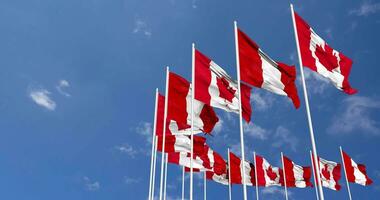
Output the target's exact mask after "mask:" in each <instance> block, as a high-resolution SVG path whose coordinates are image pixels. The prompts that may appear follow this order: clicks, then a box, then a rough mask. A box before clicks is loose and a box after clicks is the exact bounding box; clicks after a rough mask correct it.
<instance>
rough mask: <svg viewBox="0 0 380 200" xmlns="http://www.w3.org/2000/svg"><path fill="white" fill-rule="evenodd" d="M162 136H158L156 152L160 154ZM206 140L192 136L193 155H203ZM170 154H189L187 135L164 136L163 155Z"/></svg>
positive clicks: (189, 140)
mask: <svg viewBox="0 0 380 200" xmlns="http://www.w3.org/2000/svg"><path fill="white" fill-rule="evenodd" d="M162 143H163V136H158V143H157V144H158V145H157V150H158V151H161V152H162ZM205 143H206V138H204V137H201V136H196V135H194V141H193V151H194V154H197V155H202V154H204V153H205V145H206V144H205ZM171 152H186V153H190V152H191V139H190V136H187V135H166V136H165V153H171Z"/></svg>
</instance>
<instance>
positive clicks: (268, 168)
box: [256, 155, 284, 187]
mask: <svg viewBox="0 0 380 200" xmlns="http://www.w3.org/2000/svg"><path fill="white" fill-rule="evenodd" d="M256 170H257V182H258V185H259V186H264V187H268V186H275V185H276V186H282V185H283V184H284V177H283V172H282V169H280V168H278V167H273V166H272V165H271V164H269V162H268V161H267V160H265V158H263V157H261V156H259V155H256Z"/></svg>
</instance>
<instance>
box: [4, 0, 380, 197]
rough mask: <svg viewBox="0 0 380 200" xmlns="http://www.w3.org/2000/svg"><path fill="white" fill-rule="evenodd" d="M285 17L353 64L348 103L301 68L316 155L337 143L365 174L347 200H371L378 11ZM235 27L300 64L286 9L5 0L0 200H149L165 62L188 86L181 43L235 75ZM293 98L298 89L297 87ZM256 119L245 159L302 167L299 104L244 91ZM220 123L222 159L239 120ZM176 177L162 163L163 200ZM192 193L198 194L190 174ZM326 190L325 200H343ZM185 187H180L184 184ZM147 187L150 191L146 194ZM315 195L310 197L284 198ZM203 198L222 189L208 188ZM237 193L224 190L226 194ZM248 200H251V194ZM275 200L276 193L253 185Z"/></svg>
mask: <svg viewBox="0 0 380 200" xmlns="http://www.w3.org/2000/svg"><path fill="white" fill-rule="evenodd" d="M293 3H294V4H295V9H296V11H298V12H299V14H300V15H301V16H302V17H303V18H305V19H306V20H307V21H308V22H309V23H310V25H311V26H313V28H314V30H315V31H316V32H317V33H319V35H321V36H322V37H323V38H324V39H325V40H326V41H327V42H328V43H329V44H330V45H331V46H332V47H334V48H336V49H338V50H340V51H342V52H343V53H344V54H346V55H347V56H348V57H351V58H352V59H353V60H354V65H353V69H352V73H351V77H350V80H351V84H352V86H353V87H355V88H357V89H358V90H359V93H358V94H357V95H355V96H347V95H345V94H343V93H341V92H339V91H338V90H336V89H335V88H334V87H333V86H332V85H331V84H329V83H327V82H326V81H325V80H323V79H321V78H319V77H318V76H314V75H313V74H312V73H310V71H308V70H306V71H307V72H306V75H307V77H308V78H307V86H308V88H309V91H310V104H311V110H312V115H313V120H314V121H313V122H314V126H315V134H316V141H317V148H318V151H319V153H320V155H321V156H322V157H323V158H325V159H328V160H333V161H339V162H340V155H339V151H338V147H339V145H342V146H343V148H344V150H346V152H347V153H349V154H350V155H351V156H352V157H353V158H354V159H355V160H356V161H357V162H362V163H365V164H366V165H367V168H368V173H369V176H370V177H371V178H373V180H374V182H375V183H374V184H373V185H372V186H370V187H362V186H359V185H353V184H351V190H352V195H353V198H355V199H376V197H378V196H380V181H379V179H380V167H379V165H380V160H379V156H378V153H377V152H376V151H378V150H379V142H380V115H379V110H380V91H379V89H378V86H379V85H380V79H379V78H378V76H377V75H376V74H379V73H380V70H379V68H378V63H379V57H378V47H379V45H380V41H379V39H378V35H380V28H379V25H380V2H379V1H373V0H372V1H370V0H368V1H367V0H364V1H361V0H358V1H325V0H323V1H316V0H306V1H294V2H293ZM233 20H237V21H238V24H239V27H240V28H242V29H243V30H244V31H245V32H246V33H247V34H249V35H250V36H251V38H252V39H253V40H255V41H256V42H257V43H258V44H259V45H260V46H261V47H262V49H263V50H264V51H265V52H266V53H267V54H268V55H270V56H271V57H272V58H274V59H275V60H279V61H283V62H285V63H288V64H298V63H297V62H296V46H295V42H294V35H293V34H294V33H293V29H292V24H291V17H290V11H289V2H288V1H281V2H280V1H274V0H269V1H248V0H247V1H245V0H244V1H217V0H186V1H183V0H182V1H181V0H161V1H154V0H134V1H130V0H114V1H109V0H65V1H57V0H56V1H47V0H45V1H44V0H1V1H0V29H1V31H0V44H1V45H0V55H1V56H0V66H1V73H0V136H1V139H0V177H1V178H0V198H1V199H17V200H30V199H35V200H40V199H41V200H44V199H56V200H61V199H65V200H66V199H72V200H82V199H83V200H85V199H91V200H98V199H107V200H108V199H115V200H117V199H145V198H146V196H147V193H148V181H149V161H150V157H149V152H150V148H151V147H150V144H149V143H148V141H149V135H150V134H151V124H152V121H153V111H154V91H155V88H156V87H158V88H159V89H160V91H163V90H164V84H165V83H164V80H165V77H164V72H165V68H164V67H165V66H166V65H169V66H172V67H171V69H172V70H173V71H174V72H176V73H178V74H180V75H182V76H184V77H186V78H188V79H189V78H190V71H191V69H190V66H191V43H192V42H196V45H197V48H199V49H200V50H201V51H202V52H203V53H205V54H206V55H208V56H210V57H211V58H213V60H214V61H215V62H216V63H218V64H219V65H220V66H223V67H224V69H225V70H226V71H227V72H229V73H230V74H231V75H232V76H236V70H235V52H234V38H233V37H234V35H233ZM298 89H299V95H300V97H302V95H303V93H302V90H301V87H300V84H299V82H298ZM252 96H253V102H252V106H253V110H254V112H253V122H254V123H253V124H250V125H246V126H245V140H246V154H247V155H246V156H247V158H249V159H250V160H252V157H253V156H252V152H253V151H254V150H255V151H256V152H257V153H258V154H260V155H263V156H264V157H265V158H267V160H268V161H269V162H271V163H272V164H273V165H279V164H280V152H281V151H283V152H284V153H285V155H287V156H289V157H290V158H292V159H293V160H294V161H295V162H296V163H298V164H301V165H309V164H310V160H309V154H308V152H309V149H310V140H309V134H308V127H307V121H306V118H305V117H306V114H305V107H304V102H303V98H301V99H302V102H301V103H302V104H301V108H300V109H299V110H295V109H294V108H293V106H292V104H291V103H290V101H289V100H288V99H287V98H285V97H280V96H276V95H274V94H271V93H269V92H266V91H262V90H258V89H254V90H253V94H252ZM217 112H218V114H219V117H220V119H221V123H220V124H219V125H218V128H217V129H216V130H215V133H214V137H209V138H208V143H209V144H210V146H212V147H213V148H214V149H215V150H217V151H218V152H219V153H220V154H221V155H223V156H224V157H226V155H227V147H230V148H232V149H233V150H234V151H235V152H236V153H239V152H237V151H238V145H239V137H238V136H239V129H238V117H237V115H234V114H229V113H225V112H222V111H220V110H218V111H217ZM180 173H181V171H180V169H179V168H178V167H177V166H173V165H170V166H169V178H168V184H169V187H168V196H170V198H169V199H177V198H178V197H179V196H180ZM196 177H197V178H196V182H195V184H196V188H195V196H196V198H197V199H200V198H201V197H202V195H203V194H202V182H201V180H200V179H199V178H200V176H196ZM341 184H342V186H343V188H342V190H341V191H340V192H334V191H330V190H328V189H325V190H324V191H325V196H326V198H328V199H347V198H348V197H347V191H346V187H345V182H344V179H342V180H341ZM187 186H188V185H187ZM156 191H157V190H156ZM290 193H291V195H290V196H291V199H312V198H313V197H314V190H313V189H290ZM208 195H209V197H210V198H211V197H212V199H216V198H220V199H227V188H226V187H224V186H221V185H219V184H216V183H213V182H208ZM241 195H242V188H241V187H240V186H234V187H233V196H234V198H235V199H241ZM248 195H249V198H250V199H253V198H254V195H255V193H254V190H253V188H249V191H248ZM260 196H262V198H263V199H264V198H265V199H284V198H283V196H282V190H281V188H275V189H273V188H270V189H265V190H263V189H262V188H261V189H260Z"/></svg>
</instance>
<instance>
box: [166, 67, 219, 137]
mask: <svg viewBox="0 0 380 200" xmlns="http://www.w3.org/2000/svg"><path fill="white" fill-rule="evenodd" d="M193 110H194V133H200V132H204V133H211V131H212V130H213V128H214V126H215V124H216V123H217V122H218V121H219V118H218V116H217V115H216V113H215V111H214V110H213V108H212V107H211V106H209V105H207V104H204V103H202V102H200V101H197V100H194V109H193ZM167 120H168V121H169V123H170V124H169V129H170V132H171V133H172V134H186V135H189V134H191V127H190V124H191V88H190V83H189V82H188V81H187V80H186V79H184V78H182V77H181V76H179V75H177V74H175V73H172V72H170V73H169V91H168V116H167ZM173 121H174V123H173Z"/></svg>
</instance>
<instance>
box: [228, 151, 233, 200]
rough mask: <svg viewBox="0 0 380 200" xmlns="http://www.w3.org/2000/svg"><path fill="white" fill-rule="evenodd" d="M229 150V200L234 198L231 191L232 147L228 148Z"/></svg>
mask: <svg viewBox="0 0 380 200" xmlns="http://www.w3.org/2000/svg"><path fill="white" fill-rule="evenodd" d="M227 151H228V197H229V200H232V193H231V187H232V185H231V165H230V163H231V159H230V148H227Z"/></svg>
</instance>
